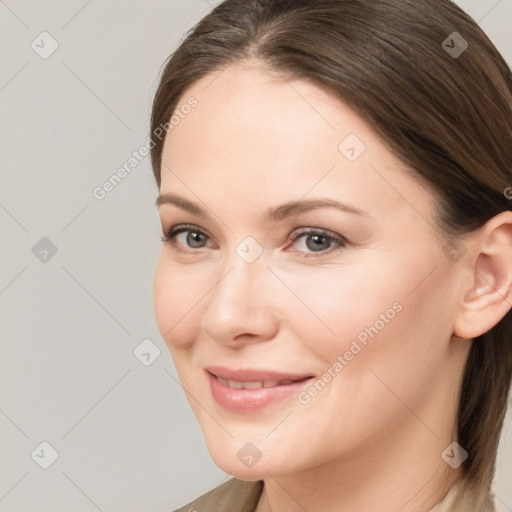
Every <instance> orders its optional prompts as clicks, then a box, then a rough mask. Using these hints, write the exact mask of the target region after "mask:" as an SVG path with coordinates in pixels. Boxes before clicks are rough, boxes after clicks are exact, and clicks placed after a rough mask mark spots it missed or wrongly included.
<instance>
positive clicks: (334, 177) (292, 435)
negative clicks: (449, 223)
mask: <svg viewBox="0 0 512 512" xmlns="http://www.w3.org/2000/svg"><path fill="white" fill-rule="evenodd" d="M215 77H216V78H215ZM191 96H193V97H194V98H196V99H197V101H198V105H197V107H195V108H194V109H193V110H192V112H191V113H190V114H189V115H188V116H186V117H185V118H184V119H182V120H181V121H180V123H179V124H178V125H177V126H175V127H174V128H173V129H172V131H170V133H169V134H168V135H167V137H166V140H165V145H164V149H163V164H162V183H161V188H160V192H161V193H162V194H165V193H167V192H173V193H175V194H177V195H179V196H181V197H183V198H186V199H188V200H189V201H192V202H194V203H196V204H197V205H199V206H200V207H202V208H204V209H206V210H207V212H208V213H209V215H210V217H208V218H206V217H201V216H198V215H196V214H192V213H188V212H186V211H184V210H183V209H181V208H179V207H177V206H175V205H171V204H162V205H161V206H160V207H159V214H160V218H161V222H162V228H163V232H164V234H166V233H167V232H168V230H169V229H170V228H171V227H173V226H178V225H180V224H183V223H188V224H192V225H194V226H196V227H197V228H199V229H200V230H201V231H202V232H204V233H205V235H206V238H205V239H204V240H203V242H202V243H203V247H198V248H196V246H194V245H192V246H190V245H187V244H190V237H189V241H188V242H187V233H186V232H185V233H181V234H179V235H177V237H176V238H175V239H174V242H173V241H172V240H170V241H166V242H164V243H163V244H162V249H161V254H160V258H159V262H158V265H157V269H156V273H155V279H154V306H155V314H156V320H157V323H158V326H159V329H160V331H161V333H162V336H163V337H164V339H165V342H166V343H167V346H168V348H169V350H170V352H171V355H172V357H173V360H174V363H175V366H176V369H177V372H178V375H179V378H180V380H181V383H182V385H183V387H184V388H185V390H186V391H187V392H188V395H187V396H188V398H189V401H190V405H191V407H192V409H193V411H194V413H195V415H196V417H197V420H198V422H199V424H200V426H201V429H202V431H203V434H204V437H205V439H206V443H207V446H208V450H209V452H210V455H211V456H212V458H213V460H214V461H215V463H216V464H217V465H218V466H219V467H220V468H221V469H222V470H223V471H225V472H226V473H229V474H231V475H233V476H235V477H237V478H240V479H244V480H259V479H263V480H264V483H265V488H264V492H263V495H262V498H261V499H260V502H259V504H258V508H257V511H258V512H266V511H268V510H273V511H276V510H287V511H290V512H294V511H299V510H300V511H303V510H304V509H305V510H308V512H315V511H320V510H322V511H323V512H330V511H337V512H344V511H351V512H358V511H361V512H363V511H368V510H379V511H380V512H387V511H391V510H393V511H396V510H400V511H401V512H410V511H426V510H429V509H430V508H431V507H432V506H434V504H436V503H437V502H439V501H440V500H442V499H443V497H444V496H445V494H446V493H447V491H448V490H449V488H450V487H451V486H452V484H453V483H454V482H455V480H456V479H457V478H459V477H460V476H461V470H462V467H459V468H458V469H452V468H451V467H450V466H449V465H448V464H447V463H446V462H445V461H444V460H443V459H442V458H441V453H442V452H443V451H444V450H445V448H446V447H447V446H448V445H449V444H450V443H452V441H455V440H456V430H455V418H456V408H457V404H458V399H459V397H458V386H459V383H460V380H461V377H462V372H463V366H464V363H465V361H466V358H467V355H468V352H469V349H470V346H471V341H469V340H468V339H463V338H465V337H467V338H471V337H472V336H477V335H478V334H475V333H477V331H482V332H485V331H486V330H488V329H489V328H490V327H492V325H494V324H495V323H497V321H499V319H500V318H501V317H502V316H503V315H504V314H505V313H506V311H508V309H509V308H510V304H508V305H506V304H505V303H503V301H501V302H500V301H499V299H496V294H495V293H494V292H495V291H496V290H497V289H498V288H499V289H500V290H502V292H503V293H502V296H503V297H508V298H509V302H510V295H509V292H510V276H509V274H510V273H511V270H510V264H506V263H505V262H506V261H507V257H509V261H512V257H510V256H512V252H511V251H510V247H509V246H508V245H507V244H509V245H510V236H509V237H508V238H507V235H506V233H510V232H506V231H505V229H506V228H504V227H503V226H504V225H506V223H507V222H510V216H508V217H506V218H501V217H500V218H499V219H496V218H495V219H494V220H493V222H490V223H488V225H486V226H485V227H484V228H482V229H481V230H479V231H478V232H476V233H475V234H474V235H473V236H472V237H468V238H466V239H465V240H464V244H465V245H464V246H465V248H466V249H467V252H466V253H465V254H464V256H463V257H462V259H461V260H460V261H458V262H454V261H452V260H451V259H450V258H448V257H447V256H446V255H445V253H444V252H443V250H442V247H443V244H444V243H445V241H446V240H445V239H443V237H442V236H441V235H440V233H439V231H438V230H436V229H435V218H434V204H435V195H434V194H433V192H432V191H430V190H429V188H428V187H427V186H426V185H425V184H424V183H422V182H421V181H420V180H419V179H418V178H417V177H416V176H415V175H414V174H413V173H412V172H411V171H409V170H408V169H406V167H405V166H404V164H402V163H401V162H400V161H399V160H398V159H397V158H396V157H395V156H394V155H393V154H392V153H391V152H390V151H389V150H388V149H387V147H386V146H385V145H384V144H383V143H382V142H381V141H380V139H378V137H377V136H376V135H375V133H374V132H372V130H371V128H370V127H369V126H368V125H367V124H366V123H365V122H364V121H363V120H362V119H361V118H360V117H359V116H358V115H356V114H355V113H354V112H353V111H352V110H350V109H349V108H348V107H347V106H346V105H345V104H343V103H342V102H340V101H339V100H338V99H336V98H335V97H333V96H332V95H331V94H330V93H328V92H327V91H324V90H322V89H320V88H319V87H317V86H315V85H313V84H310V83H307V82H305V81H301V80H291V79H288V80H284V79H283V77H282V76H280V75H278V74H271V73H270V72H268V71H267V70H265V69H263V68H262V66H261V65H258V63H255V62H245V63H237V64H235V65H231V66H230V67H228V68H227V69H225V70H224V71H223V72H222V73H221V74H220V75H219V74H218V73H216V74H214V75H212V76H207V77H205V78H203V79H202V80H200V81H198V82H196V83H195V84H193V85H192V86H191V87H190V89H189V90H188V91H187V92H186V93H185V94H184V96H183V98H182V100H181V101H180V104H182V103H185V102H186V100H187V99H188V98H189V97H191ZM349 134H356V135H357V137H358V138H359V139H360V140H361V141H363V142H364V144H365V146H366V149H365V151H364V152H363V153H362V154H361V155H360V156H359V157H358V158H357V159H356V160H355V161H353V162H351V161H349V160H348V159H347V158H346V157H345V156H344V155H343V154H342V153H341V152H340V151H339V149H338V146H339V144H340V143H341V142H342V141H343V140H344V139H345V138H346V137H347V136H348V135H349ZM302 198H303V199H304V200H307V199H319V198H331V199H335V200H337V201H341V202H344V203H349V204H351V205H352V206H354V207H356V208H358V209H360V210H362V211H363V212H364V214H363V215H357V214H354V213H348V212H343V211H339V210H335V209H333V208H322V209H318V210H313V211H309V212H304V213H302V214H295V215H293V216H291V217H289V218H286V219H284V220H281V221H280V222H277V223H276V222H269V221H265V218H264V213H265V211H266V210H267V208H269V207H274V206H278V205H281V204H283V203H285V202H288V201H293V200H299V199H302ZM509 227H510V226H509ZM299 228H317V229H322V230H324V231H327V232H328V233H331V234H335V235H338V236H340V237H344V238H345V239H346V240H347V243H346V246H344V247H342V246H338V245H337V244H336V243H331V244H330V245H329V243H328V242H327V243H325V242H324V244H325V245H322V248H321V249H320V250H319V251H318V250H317V251H316V252H315V247H314V243H311V236H310V237H309V238H308V235H307V234H306V235H302V236H301V237H299V238H298V239H297V240H295V241H291V240H290V239H289V237H290V236H291V235H293V233H295V232H297V230H298V229H299ZM192 231H193V230H192ZM304 231H307V229H304ZM248 236H251V237H253V238H254V239H255V240H256V241H257V244H259V246H261V248H262V249H263V252H262V254H261V255H260V256H259V257H257V258H256V260H255V261H254V262H252V263H247V262H246V261H244V259H242V258H241V257H240V256H239V255H238V254H237V252H236V248H237V246H238V245H239V244H240V243H241V242H242V241H243V240H244V239H245V238H246V237H248ZM493 237H494V238H493ZM308 240H309V241H310V243H309V245H308V244H307V241H308ZM192 243H193V239H192ZM493 243H494V245H492V244H493ZM485 244H487V245H485ZM500 244H501V245H500ZM254 247H256V245H253V246H251V249H250V251H253V250H255V249H254ZM325 247H326V248H325ZM483 247H487V248H489V247H491V248H492V247H501V248H502V249H503V247H505V248H506V250H508V251H509V252H504V251H505V249H503V250H501V252H500V250H496V251H495V252H494V253H493V254H494V255H493V254H491V255H489V256H488V257H487V256H485V255H484V257H482V250H483V249H482V248H483ZM187 250H188V251H190V252H188V253H187V252H185V251H187ZM488 252H489V251H488ZM490 252H491V253H492V250H491V251H490ZM315 254H321V255H320V256H316V257H315V256H314V255H315ZM496 254H498V255H501V256H503V257H502V258H501V259H499V258H497V257H496ZM311 255H313V256H311ZM482 258H483V259H482ZM486 258H487V259H486ZM482 262H483V264H484V266H482ZM507 265H508V266H507ZM475 269H481V272H480V274H475ZM504 269H506V272H505V271H504ZM476 290H478V291H476ZM490 295H492V296H493V297H494V301H492V300H491V299H488V297H489V296H490ZM485 299H488V300H487V302H485ZM482 301H484V302H482ZM505 302H506V301H505ZM395 303H399V304H400V305H401V306H402V309H401V311H400V312H399V313H397V314H396V315H395V316H394V318H393V319H392V320H390V321H389V322H388V323H386V324H385V327H384V328H382V329H381V330H380V331H379V333H378V335H377V336H375V337H374V338H373V339H369V341H368V344H367V346H364V348H363V349H362V350H361V351H360V352H359V353H358V354H357V355H356V356H354V357H353V359H352V360H351V361H349V362H348V364H347V365H346V366H345V368H344V369H343V371H341V372H340V373H338V374H337V375H336V377H335V378H333V379H332V380H331V382H329V383H328V384H327V385H326V386H325V388H324V389H323V390H322V391H321V392H320V393H318V395H317V396H315V397H314V398H312V399H311V401H310V403H308V404H307V405H302V404H301V403H299V401H298V400H297V397H296V396H292V397H290V398H288V399H286V400H283V401H280V402H277V403H275V404H272V405H270V406H269V407H267V408H265V409H263V410H262V411H259V412H257V413H251V414H240V413H234V412H229V411H227V410H225V409H223V408H222V407H221V406H220V405H218V404H217V403H216V402H215V401H214V399H213V398H212V395H211V392H210V388H209V384H208V380H207V378H206V376H205V372H204V367H205V366H209V365H221V366H226V367H230V368H237V369H239V368H249V367H251V368H254V367H256V368H265V369H272V370H278V371H279V370H281V371H288V372H293V373H307V374H310V375H314V376H316V377H317V378H321V376H322V375H323V374H324V373H325V372H326V370H327V369H328V368H329V367H332V365H333V363H334V362H335V361H336V360H337V357H338V356H339V355H342V354H344V353H345V351H346V350H348V349H349V348H350V344H351V342H352V340H354V339H355V338H356V337H357V335H358V334H359V333H360V332H361V331H363V330H364V329H365V328H366V327H369V326H371V325H374V324H375V322H376V321H377V320H378V319H379V316H380V315H381V314H383V313H385V312H386V310H388V309H389V308H392V305H393V304H395ZM475 316H476V319H475ZM470 317H471V318H472V319H473V320H471V322H473V323H472V324H471V323H468V318H470ZM247 442H251V443H253V444H254V445H255V446H257V448H258V449H259V451H260V452H261V454H262V458H261V459H260V460H259V461H258V462H257V463H256V464H255V465H254V466H253V467H252V468H247V467H245V466H244V464H242V462H241V461H240V460H239V459H238V457H237V452H238V451H239V450H240V449H241V448H242V447H243V446H244V445H245V444H246V443H247Z"/></svg>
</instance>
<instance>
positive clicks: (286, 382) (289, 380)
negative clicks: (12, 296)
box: [279, 379, 295, 386]
mask: <svg viewBox="0 0 512 512" xmlns="http://www.w3.org/2000/svg"><path fill="white" fill-rule="evenodd" d="M294 382H295V381H294V380H291V379H288V380H282V381H281V382H280V383H279V384H280V385H283V386H284V385H285V384H292V383H294Z"/></svg>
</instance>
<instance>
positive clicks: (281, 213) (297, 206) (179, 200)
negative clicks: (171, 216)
mask: <svg viewBox="0 0 512 512" xmlns="http://www.w3.org/2000/svg"><path fill="white" fill-rule="evenodd" d="M155 204H156V206H157V207H160V206H162V205H164V204H168V205H174V206H176V207H178V208H181V209H182V210H185V211H187V212H189V213H191V214H193V215H197V216H198V217H204V218H209V217H210V214H209V213H208V212H207V211H206V210H204V209H203V208H201V207H200V206H199V205H198V204H196V203H193V202H192V201H189V200H188V199H185V198H184V197H181V196H178V195H177V194H174V193H172V192H167V193H165V194H160V195H159V196H158V198H157V200H156V202H155ZM320 208H335V209H337V210H341V211H343V212H346V213H352V214H355V215H362V216H368V214H367V213H366V212H364V211H362V210H360V209H359V208H356V207H355V206H352V205H350V204H347V203H341V202H339V201H335V200H334V199H328V198H325V199H308V200H300V201H289V202H287V203H284V204H282V205H280V206H277V207H269V208H268V209H267V211H266V212H265V214H264V220H265V221H266V222H279V221H281V220H283V219H285V218H287V217H290V216H292V215H298V214H300V213H304V212H307V211H311V210H318V209H320Z"/></svg>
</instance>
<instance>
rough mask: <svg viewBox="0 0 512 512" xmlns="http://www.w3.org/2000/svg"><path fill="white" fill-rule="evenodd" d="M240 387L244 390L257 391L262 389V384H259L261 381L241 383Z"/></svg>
mask: <svg viewBox="0 0 512 512" xmlns="http://www.w3.org/2000/svg"><path fill="white" fill-rule="evenodd" d="M242 387H243V388H244V389H259V388H261V387H263V382H261V380H258V381H254V382H242Z"/></svg>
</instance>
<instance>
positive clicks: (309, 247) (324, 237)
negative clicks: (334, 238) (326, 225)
mask: <svg viewBox="0 0 512 512" xmlns="http://www.w3.org/2000/svg"><path fill="white" fill-rule="evenodd" d="M308 239H309V240H315V243H314V244H309V243H306V245H307V246H308V249H312V250H316V249H319V248H320V249H328V248H329V240H328V238H327V237H326V236H325V235H311V236H310V237H308ZM322 239H324V241H325V242H324V245H325V243H327V246H326V247H321V245H322V243H321V242H320V243H319V244H318V243H316V242H318V240H322Z"/></svg>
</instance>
